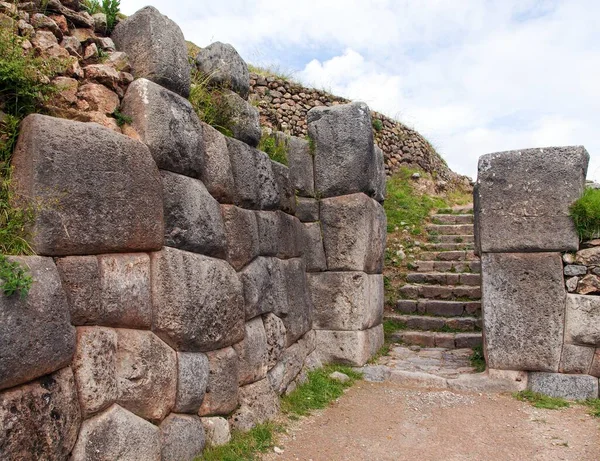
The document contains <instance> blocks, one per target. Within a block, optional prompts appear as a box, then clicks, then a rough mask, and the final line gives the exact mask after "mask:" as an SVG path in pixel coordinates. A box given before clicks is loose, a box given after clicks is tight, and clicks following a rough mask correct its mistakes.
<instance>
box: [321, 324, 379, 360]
mask: <svg viewBox="0 0 600 461" xmlns="http://www.w3.org/2000/svg"><path fill="white" fill-rule="evenodd" d="M315 333H316V335H317V352H318V354H319V358H320V359H321V360H322V361H323V363H341V364H345V365H350V366H355V367H361V366H363V365H364V364H365V363H367V362H368V361H369V359H370V358H371V357H373V355H375V354H376V353H377V351H378V350H379V349H381V346H383V327H382V326H381V325H378V326H376V327H373V328H371V329H369V330H361V331H331V330H315Z"/></svg>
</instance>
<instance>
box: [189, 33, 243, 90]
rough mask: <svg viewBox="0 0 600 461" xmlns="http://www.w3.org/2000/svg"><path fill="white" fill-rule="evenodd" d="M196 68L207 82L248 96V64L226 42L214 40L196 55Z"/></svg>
mask: <svg viewBox="0 0 600 461" xmlns="http://www.w3.org/2000/svg"><path fill="white" fill-rule="evenodd" d="M196 65H197V66H198V70H199V71H200V72H202V73H203V74H205V75H207V76H208V79H209V82H210V83H211V84H213V85H215V86H218V87H220V88H231V89H232V90H233V91H235V92H236V93H237V94H239V95H240V96H241V97H242V98H244V99H247V98H248V92H249V91H250V74H249V73H248V66H247V65H246V63H245V62H244V60H243V59H242V57H241V56H240V55H239V54H238V52H237V51H236V49H235V48H234V47H233V46H231V45H230V44H228V43H221V42H214V43H211V44H210V45H208V46H207V47H206V48H203V49H202V50H200V52H199V53H198V56H196Z"/></svg>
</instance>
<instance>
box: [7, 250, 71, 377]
mask: <svg viewBox="0 0 600 461" xmlns="http://www.w3.org/2000/svg"><path fill="white" fill-rule="evenodd" d="M10 261H13V262H17V263H19V264H21V265H22V266H23V267H24V268H26V269H28V270H29V274H30V275H31V277H32V278H33V284H32V286H31V289H30V290H29V294H28V295H27V296H26V297H24V298H23V297H21V296H19V294H14V295H12V296H10V297H9V296H5V295H4V294H0V389H5V388H8V387H12V386H16V385H18V384H23V383H26V382H27V381H30V380H32V379H35V378H38V377H40V376H43V375H46V374H48V373H52V372H53V371H56V370H58V369H60V368H63V367H65V366H67V365H69V363H70V362H71V359H72V357H73V354H74V353H75V328H73V327H72V326H71V323H70V322H69V307H68V305H67V298H66V296H65V292H64V291H63V289H62V286H61V284H60V277H59V276H58V271H57V270H56V266H55V265H54V262H53V261H52V259H51V258H42V257H39V256H21V257H11V258H10Z"/></svg>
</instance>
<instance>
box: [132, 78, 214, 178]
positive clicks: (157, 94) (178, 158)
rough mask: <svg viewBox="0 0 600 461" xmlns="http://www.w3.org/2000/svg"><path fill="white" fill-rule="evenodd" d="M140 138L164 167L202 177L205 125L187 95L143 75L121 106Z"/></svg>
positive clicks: (158, 163)
mask: <svg viewBox="0 0 600 461" xmlns="http://www.w3.org/2000/svg"><path fill="white" fill-rule="evenodd" d="M121 111H122V112H123V114H125V115H127V116H129V117H131V119H132V126H133V128H134V129H135V131H136V133H137V135H138V136H139V138H140V140H141V141H142V142H143V143H144V144H146V145H147V146H148V148H149V149H150V152H151V153H152V157H154V160H155V162H156V164H157V165H158V167H159V168H160V169H162V170H168V171H172V172H174V173H179V174H183V175H186V176H191V177H193V178H200V176H201V174H202V168H203V166H204V143H203V141H202V125H201V123H200V120H199V119H198V116H197V115H196V112H194V109H193V108H192V105H191V104H190V103H189V101H188V100H187V99H185V98H182V97H181V96H179V95H178V94H175V93H173V92H172V91H169V90H167V89H165V88H163V87H162V86H160V85H157V84H155V83H152V82H151V81H149V80H146V79H144V78H141V79H139V80H136V81H134V82H133V83H132V84H131V85H129V88H128V89H127V93H125V97H124V98H123V103H122V105H121Z"/></svg>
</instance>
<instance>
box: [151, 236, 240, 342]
mask: <svg viewBox="0 0 600 461" xmlns="http://www.w3.org/2000/svg"><path fill="white" fill-rule="evenodd" d="M151 259H152V275H153V277H152V297H153V304H154V305H153V309H154V316H153V330H154V331H155V332H156V333H157V334H158V335H159V336H160V337H161V338H162V339H163V340H164V341H166V342H167V343H168V344H170V345H171V346H172V347H173V348H175V349H176V350H178V351H183V352H205V351H210V350H215V349H220V348H222V347H225V346H229V345H232V344H235V343H237V342H238V341H241V340H242V339H243V338H244V298H243V289H242V284H241V282H240V280H239V278H238V275H237V274H236V272H235V270H233V268H232V267H231V266H230V265H229V264H227V263H226V262H225V261H221V260H219V259H214V258H209V257H207V256H202V255H198V254H194V253H188V252H187V251H182V250H177V249H174V248H169V247H165V248H164V249H163V250H162V251H160V252H157V253H153V254H152V255H151Z"/></svg>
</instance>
